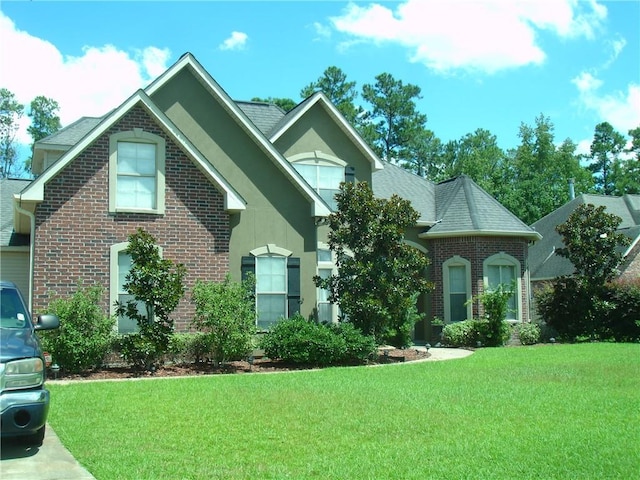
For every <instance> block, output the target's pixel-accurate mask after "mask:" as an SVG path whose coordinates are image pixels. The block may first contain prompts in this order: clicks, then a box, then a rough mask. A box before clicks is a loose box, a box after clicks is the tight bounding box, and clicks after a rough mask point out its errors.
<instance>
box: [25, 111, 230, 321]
mask: <svg viewBox="0 0 640 480" xmlns="http://www.w3.org/2000/svg"><path fill="white" fill-rule="evenodd" d="M134 127H136V128H142V129H143V130H145V131H148V132H151V133H154V134H156V135H159V136H162V137H164V139H165V141H166V170H165V172H166V175H165V178H166V180H165V182H166V186H165V214H164V215H149V214H128V213H118V214H115V215H114V214H110V213H109V196H108V195H109V184H108V182H109V136H110V135H111V134H114V133H118V132H121V131H130V130H132V129H133V128H134ZM138 227H142V228H144V229H145V230H147V231H148V232H149V233H151V234H152V235H153V236H154V237H155V238H156V241H157V243H158V245H160V246H161V247H162V248H163V257H164V258H168V259H171V260H173V261H174V262H177V263H183V264H185V266H186V268H187V277H186V282H185V283H186V287H187V294H186V296H185V298H184V299H183V301H182V302H181V304H180V305H179V307H178V308H177V310H176V311H175V312H174V318H175V320H176V327H177V328H178V329H179V330H184V329H186V328H187V327H188V324H189V323H190V321H191V319H192V317H193V307H192V305H191V304H190V290H191V288H192V287H193V285H194V284H195V282H196V280H198V279H202V280H216V281H218V280H222V279H223V278H224V275H225V274H226V273H227V272H228V270H229V232H230V230H229V216H228V214H227V213H226V212H225V211H224V199H223V196H222V194H221V193H220V192H219V191H218V190H217V189H216V188H215V187H214V186H213V185H212V184H211V183H210V182H209V181H208V180H207V178H206V177H204V175H202V174H201V173H200V171H199V170H198V169H197V168H196V167H195V166H194V164H193V163H192V161H191V160H190V159H189V158H188V157H187V155H186V154H185V153H184V152H183V151H182V150H181V149H180V148H179V147H178V146H177V145H176V144H175V143H174V142H173V141H172V140H171V139H170V137H169V136H167V135H166V133H165V132H163V131H162V129H161V128H160V127H159V126H158V125H157V124H156V123H155V122H154V121H153V120H152V118H151V117H149V115H148V114H147V113H146V111H145V110H143V109H142V108H140V107H136V108H134V109H132V110H131V111H130V112H129V113H128V114H127V115H126V116H125V117H123V118H122V119H121V120H120V121H119V122H118V123H117V124H116V125H114V126H113V128H111V129H110V130H109V131H108V132H106V133H105V134H104V135H103V136H101V137H100V138H98V139H97V140H96V141H95V142H93V143H92V144H91V145H90V146H89V147H87V148H86V149H85V151H83V152H82V153H81V154H80V155H78V157H77V158H75V159H74V160H73V161H72V162H70V163H69V165H68V166H67V167H66V168H65V169H64V170H63V171H61V172H60V173H59V174H58V175H57V176H56V177H55V178H53V179H52V180H50V181H49V182H48V183H47V184H46V186H45V195H44V202H43V203H42V204H40V205H39V206H38V208H37V210H36V236H35V267H34V294H33V302H34V311H35V312H41V311H44V310H45V309H46V306H47V305H48V304H49V302H50V300H51V299H52V295H53V294H54V293H55V294H56V295H64V296H66V295H69V294H71V293H72V292H74V291H75V290H76V285H77V282H78V281H80V280H81V281H82V282H83V284H84V285H87V286H88V285H94V284H97V285H101V286H102V287H103V288H104V295H103V303H102V307H103V308H104V310H105V312H108V311H109V283H110V272H109V268H110V248H111V246H112V245H114V244H117V243H120V242H126V241H127V239H128V236H129V235H130V234H131V233H134V232H135V231H136V230H137V229H138Z"/></svg>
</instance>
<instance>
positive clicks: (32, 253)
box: [14, 193, 36, 314]
mask: <svg viewBox="0 0 640 480" xmlns="http://www.w3.org/2000/svg"><path fill="white" fill-rule="evenodd" d="M19 195H20V197H19V200H18V201H17V202H15V201H14V206H15V207H16V210H17V211H18V212H20V213H21V214H23V215H26V216H27V217H29V221H30V223H31V232H30V233H29V300H28V303H29V305H28V306H29V312H30V313H32V314H33V266H34V262H35V253H36V215H35V213H32V212H30V211H28V210H25V209H24V208H22V207H21V206H20V204H21V203H22V193H20V194H19ZM14 200H16V197H14Z"/></svg>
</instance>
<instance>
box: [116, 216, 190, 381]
mask: <svg viewBox="0 0 640 480" xmlns="http://www.w3.org/2000/svg"><path fill="white" fill-rule="evenodd" d="M125 252H126V253H128V254H129V255H131V270H130V271H129V273H128V274H127V276H126V282H125V284H124V289H125V290H126V291H127V292H128V293H129V294H131V295H133V297H134V300H129V301H127V302H126V303H125V304H122V303H120V302H116V312H117V314H118V315H126V316H127V317H129V318H133V319H135V320H136V322H137V324H138V328H139V331H138V333H135V334H131V335H128V336H126V337H125V338H124V339H123V345H122V349H123V355H124V356H125V358H128V360H130V361H132V363H134V364H136V365H137V366H139V367H144V368H147V369H149V368H151V367H152V366H153V365H154V364H155V363H157V362H158V360H159V359H160V358H161V357H162V356H163V355H164V354H165V353H166V352H167V350H168V348H169V340H170V337H171V334H172V332H173V320H172V319H171V318H170V315H171V313H172V312H173V311H174V310H175V309H176V307H177V306H178V303H180V300H181V299H182V297H183V296H184V284H183V279H184V276H185V274H186V269H185V267H184V265H182V264H175V263H174V262H173V261H171V260H168V259H163V258H162V257H161V256H160V251H159V249H158V247H157V245H156V240H155V238H154V237H153V236H152V235H151V234H149V233H148V232H146V231H145V230H143V229H142V228H139V229H138V231H137V232H136V233H134V234H132V235H130V236H129V246H128V247H127V249H126V250H125Z"/></svg>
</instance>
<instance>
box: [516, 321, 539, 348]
mask: <svg viewBox="0 0 640 480" xmlns="http://www.w3.org/2000/svg"><path fill="white" fill-rule="evenodd" d="M517 329H518V336H519V337H520V343H521V344H522V345H535V344H536V343H538V342H540V333H541V332H540V325H538V324H537V323H522V324H520V325H518V326H517Z"/></svg>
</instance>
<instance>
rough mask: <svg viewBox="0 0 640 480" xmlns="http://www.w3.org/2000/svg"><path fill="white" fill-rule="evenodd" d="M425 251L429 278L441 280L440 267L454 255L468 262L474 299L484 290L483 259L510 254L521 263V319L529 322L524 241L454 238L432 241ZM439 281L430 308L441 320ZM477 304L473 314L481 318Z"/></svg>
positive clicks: (441, 299)
mask: <svg viewBox="0 0 640 480" xmlns="http://www.w3.org/2000/svg"><path fill="white" fill-rule="evenodd" d="M428 250H429V253H430V257H431V266H430V268H431V269H432V278H439V279H442V264H443V263H444V262H446V261H447V260H449V259H450V258H451V257H453V256H455V255H459V256H461V257H462V258H464V259H466V260H468V261H469V262H471V289H472V292H471V293H472V295H473V296H474V297H475V296H477V295H479V294H481V293H482V291H483V290H484V272H483V262H484V260H485V259H487V258H489V257H490V256H492V255H495V254H497V253H500V252H504V253H506V254H508V255H511V256H512V257H513V258H515V259H516V260H518V261H519V262H520V268H521V274H522V306H523V308H522V310H523V311H522V320H523V321H528V319H529V315H528V314H529V312H528V310H527V307H528V305H529V302H528V295H529V290H528V282H527V276H526V269H527V252H528V242H527V240H525V239H521V238H513V237H484V236H470V237H454V238H441V239H434V240H431V241H430V242H429V246H428ZM443 288H444V286H443V283H442V281H439V282H436V283H435V290H434V291H433V294H432V297H431V298H432V309H433V315H434V317H440V318H444V297H443V295H444V293H443ZM482 313H483V311H482V307H481V305H480V304H479V302H477V301H475V302H474V304H473V315H474V316H478V315H482Z"/></svg>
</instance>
